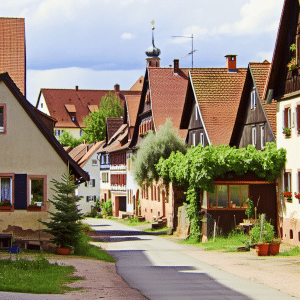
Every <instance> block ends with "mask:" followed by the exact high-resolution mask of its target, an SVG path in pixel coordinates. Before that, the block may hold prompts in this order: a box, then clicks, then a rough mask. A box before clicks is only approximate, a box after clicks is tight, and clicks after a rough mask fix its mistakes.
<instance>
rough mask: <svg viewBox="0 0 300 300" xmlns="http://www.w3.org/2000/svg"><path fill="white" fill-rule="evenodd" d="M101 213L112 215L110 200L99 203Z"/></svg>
mask: <svg viewBox="0 0 300 300" xmlns="http://www.w3.org/2000/svg"><path fill="white" fill-rule="evenodd" d="M101 209H102V214H103V215H105V216H112V202H111V200H110V199H109V200H108V201H106V202H102V203H101Z"/></svg>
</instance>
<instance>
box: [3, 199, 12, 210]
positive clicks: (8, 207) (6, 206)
mask: <svg viewBox="0 0 300 300" xmlns="http://www.w3.org/2000/svg"><path fill="white" fill-rule="evenodd" d="M0 211H12V206H11V204H10V202H9V201H8V200H4V201H2V202H0Z"/></svg>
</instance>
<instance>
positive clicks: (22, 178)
mask: <svg viewBox="0 0 300 300" xmlns="http://www.w3.org/2000/svg"><path fill="white" fill-rule="evenodd" d="M15 209H27V174H15Z"/></svg>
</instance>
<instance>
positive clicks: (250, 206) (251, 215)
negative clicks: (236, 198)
mask: <svg viewBox="0 0 300 300" xmlns="http://www.w3.org/2000/svg"><path fill="white" fill-rule="evenodd" d="M246 203H247V205H248V207H247V208H246V210H245V215H246V216H247V218H248V220H250V219H252V218H254V215H255V210H254V203H253V201H252V200H251V199H249V198H248V199H247V200H246Z"/></svg>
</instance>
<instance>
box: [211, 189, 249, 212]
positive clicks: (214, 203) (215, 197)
mask: <svg viewBox="0 0 300 300" xmlns="http://www.w3.org/2000/svg"><path fill="white" fill-rule="evenodd" d="M248 197H249V185H247V184H244V185H243V184H218V185H216V190H215V192H214V193H209V207H210V208H228V207H229V208H242V207H244V205H245V204H246V200H247V199H248Z"/></svg>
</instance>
